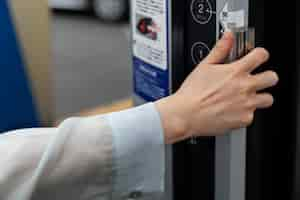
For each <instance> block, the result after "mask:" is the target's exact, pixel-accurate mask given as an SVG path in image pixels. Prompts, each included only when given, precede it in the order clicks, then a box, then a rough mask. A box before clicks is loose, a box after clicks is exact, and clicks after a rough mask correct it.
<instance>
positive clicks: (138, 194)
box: [128, 191, 143, 200]
mask: <svg viewBox="0 0 300 200" xmlns="http://www.w3.org/2000/svg"><path fill="white" fill-rule="evenodd" d="M142 197H143V193H142V192H141V191H134V192H132V193H130V194H129V196H128V200H135V199H141V198H142Z"/></svg>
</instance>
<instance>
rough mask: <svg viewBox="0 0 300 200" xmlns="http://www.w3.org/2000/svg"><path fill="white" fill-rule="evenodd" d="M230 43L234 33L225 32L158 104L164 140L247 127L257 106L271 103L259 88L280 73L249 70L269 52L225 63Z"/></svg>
mask: <svg viewBox="0 0 300 200" xmlns="http://www.w3.org/2000/svg"><path fill="white" fill-rule="evenodd" d="M233 43H234V36H233V34H232V33H230V32H228V33H225V35H224V37H223V38H222V39H221V40H220V41H219V42H218V43H217V45H216V46H215V48H214V49H213V50H212V52H211V53H210V54H209V55H208V56H207V57H206V59H205V60H204V61H203V62H201V63H200V64H199V65H198V66H197V68H196V69H195V70H194V71H193V72H192V73H191V74H190V75H189V77H188V78H187V79H186V80H185V82H184V83H183V85H182V87H181V88H180V89H179V90H178V92H176V93H175V94H174V95H172V96H170V97H167V98H164V99H161V100H160V101H157V102H156V106H157V108H158V110H159V112H160V114H161V118H162V124H163V127H164V131H165V140H166V143H174V142H177V141H180V140H183V139H187V138H189V137H198V136H217V135H222V134H225V133H226V132H228V131H229V130H232V129H237V128H243V127H247V126H248V125H250V124H251V123H252V122H253V119H254V112H255V111H256V110H257V109H263V108H268V107H270V106H272V105H273V102H274V99H273V96H272V95H271V94H268V93H261V92H260V91H262V90H264V89H266V88H269V87H273V86H275V85H276V84H277V83H278V80H279V78H278V75H277V74H276V73H275V72H273V71H265V72H262V73H259V74H255V75H252V74H251V72H253V71H254V70H255V69H256V68H258V67H259V66H261V65H262V64H263V63H265V62H266V61H267V60H268V59H269V53H268V52H267V51H266V50H265V49H263V48H256V49H254V50H253V51H251V52H250V53H249V54H248V55H246V56H245V57H243V58H241V59H240V60H237V61H235V62H233V63H229V64H223V63H224V62H225V60H226V59H227V57H228V55H229V53H230V51H231V49H232V47H233Z"/></svg>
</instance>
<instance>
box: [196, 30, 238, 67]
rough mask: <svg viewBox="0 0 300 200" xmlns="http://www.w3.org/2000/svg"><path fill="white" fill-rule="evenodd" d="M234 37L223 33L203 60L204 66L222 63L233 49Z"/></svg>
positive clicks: (228, 33) (230, 33)
mask: <svg viewBox="0 0 300 200" xmlns="http://www.w3.org/2000/svg"><path fill="white" fill-rule="evenodd" d="M233 43H234V35H233V33H232V32H225V33H224V35H223V37H222V38H221V39H220V40H219V41H218V42H217V44H216V46H215V47H214V48H213V50H212V51H211V52H210V54H209V55H208V56H207V57H206V58H205V59H204V60H203V62H202V63H205V64H221V63H224V62H225V60H226V58H227V57H228V56H229V54H230V51H231V49H232V47H233Z"/></svg>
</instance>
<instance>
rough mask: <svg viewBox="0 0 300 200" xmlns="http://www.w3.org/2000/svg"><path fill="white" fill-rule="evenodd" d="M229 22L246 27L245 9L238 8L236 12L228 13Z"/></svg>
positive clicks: (239, 26)
mask: <svg viewBox="0 0 300 200" xmlns="http://www.w3.org/2000/svg"><path fill="white" fill-rule="evenodd" d="M228 23H230V24H234V25H235V27H237V28H241V27H244V26H245V25H246V24H245V11H244V10H238V11H234V12H229V13H228Z"/></svg>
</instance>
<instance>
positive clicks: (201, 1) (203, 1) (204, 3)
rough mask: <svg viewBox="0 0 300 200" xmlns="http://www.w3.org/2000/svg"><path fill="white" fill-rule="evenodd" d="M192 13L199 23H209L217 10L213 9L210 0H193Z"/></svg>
mask: <svg viewBox="0 0 300 200" xmlns="http://www.w3.org/2000/svg"><path fill="white" fill-rule="evenodd" d="M191 13H192V16H193V18H194V20H195V21H196V22H197V23H199V24H207V23H208V22H209V21H210V20H211V18H212V16H213V14H214V13H215V12H214V11H213V10H212V5H211V3H210V2H209V0H193V2H192V4H191Z"/></svg>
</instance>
